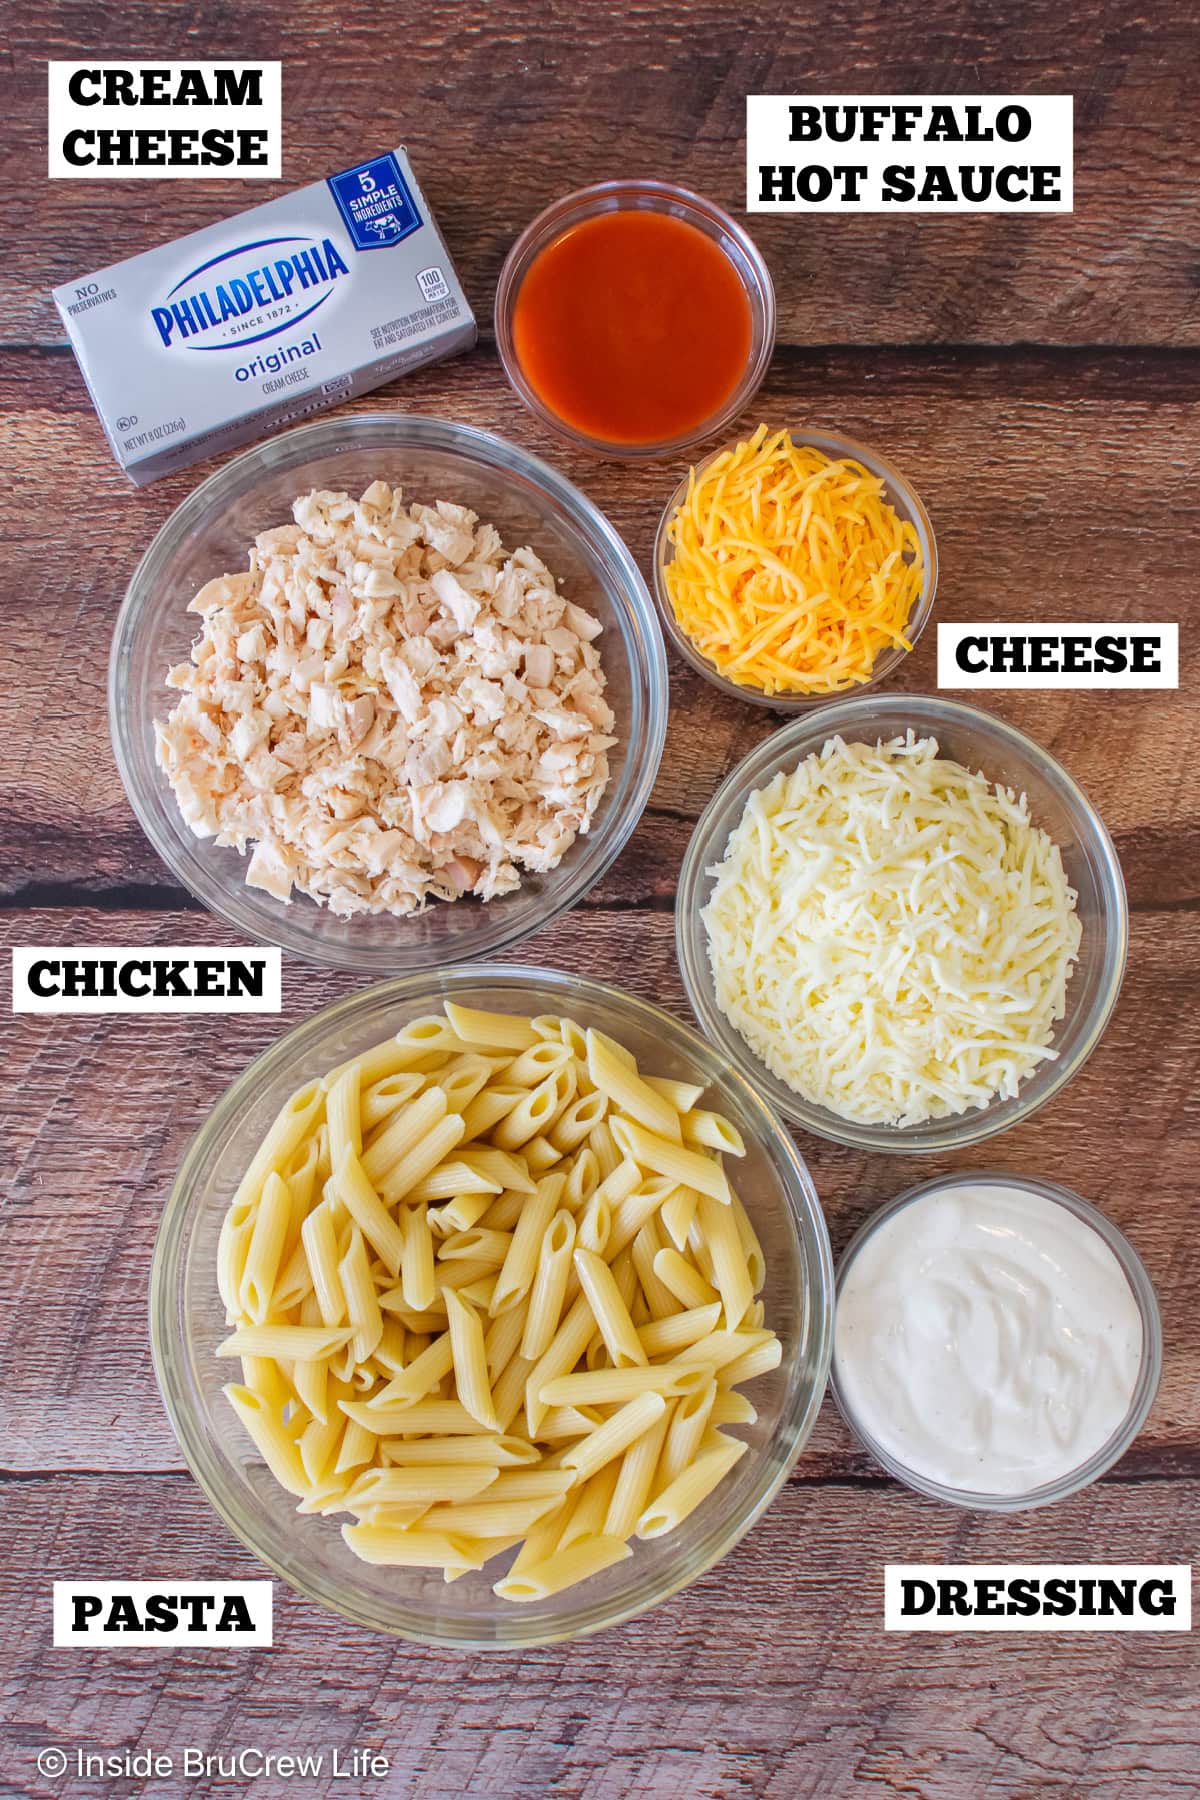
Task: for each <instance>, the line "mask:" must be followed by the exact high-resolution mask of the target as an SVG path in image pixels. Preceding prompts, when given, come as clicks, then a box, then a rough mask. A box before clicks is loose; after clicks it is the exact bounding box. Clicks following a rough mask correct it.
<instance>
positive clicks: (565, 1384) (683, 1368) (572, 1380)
mask: <svg viewBox="0 0 1200 1800" xmlns="http://www.w3.org/2000/svg"><path fill="white" fill-rule="evenodd" d="M711 1374H712V1371H711V1369H707V1368H702V1367H696V1366H692V1365H686V1364H681V1363H645V1364H643V1365H642V1366H641V1367H640V1368H629V1369H576V1370H575V1371H574V1372H573V1373H572V1374H570V1375H558V1376H556V1377H555V1378H554V1380H553V1381H548V1382H546V1384H545V1386H544V1387H543V1388H542V1390H541V1398H542V1400H543V1401H544V1402H545V1403H546V1405H547V1406H623V1405H624V1404H625V1402H626V1401H627V1400H635V1399H636V1398H637V1396H638V1395H639V1394H662V1395H664V1396H665V1397H667V1398H674V1397H676V1396H678V1395H680V1394H690V1393H694V1392H696V1390H697V1389H700V1388H703V1386H704V1384H705V1382H706V1381H708V1380H709V1379H710V1378H711Z"/></svg>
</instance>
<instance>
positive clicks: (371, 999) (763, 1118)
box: [150, 963, 834, 1651]
mask: <svg viewBox="0 0 1200 1800" xmlns="http://www.w3.org/2000/svg"><path fill="white" fill-rule="evenodd" d="M481 983H486V984H487V985H488V986H490V987H496V986H503V987H509V988H512V989H513V990H514V992H516V993H518V994H519V993H520V992H521V991H522V990H524V989H527V988H528V987H529V986H530V985H533V986H537V987H545V988H550V989H554V990H558V991H561V992H562V994H563V997H564V1010H565V1002H566V1000H567V998H568V996H569V997H571V1002H572V1005H573V1006H574V1007H578V1006H579V1005H580V1004H585V1005H586V1002H587V1000H588V998H589V997H594V998H596V999H597V1000H599V1001H601V1002H603V1003H605V1004H615V1005H616V1006H618V1007H623V1008H627V1009H629V1010H630V1011H631V1012H632V1013H634V1014H637V1015H640V1016H641V1017H642V1019H643V1021H644V1023H645V1024H646V1025H647V1026H648V1027H653V1028H654V1029H656V1030H657V1031H659V1032H661V1031H662V1030H663V1028H664V1027H665V1028H666V1029H667V1030H668V1031H669V1032H671V1033H673V1034H676V1035H677V1037H678V1038H679V1039H680V1040H681V1041H682V1042H683V1043H684V1044H685V1045H686V1046H687V1051H688V1054H689V1055H691V1056H692V1057H693V1058H694V1059H695V1061H696V1064H697V1066H698V1067H699V1068H700V1069H702V1070H703V1069H704V1068H705V1067H706V1066H708V1067H709V1068H711V1069H712V1070H713V1076H712V1079H714V1080H715V1079H718V1078H719V1079H720V1080H721V1081H723V1082H725V1083H727V1084H729V1085H730V1086H732V1087H733V1088H734V1089H735V1090H736V1091H737V1094H738V1099H739V1101H740V1102H741V1104H742V1105H743V1106H745V1107H746V1108H747V1110H748V1111H749V1112H750V1113H751V1115H753V1116H756V1117H757V1119H758V1121H759V1131H758V1133H757V1135H758V1137H759V1138H760V1139H761V1140H763V1141H764V1142H767V1143H769V1144H770V1146H771V1148H772V1151H773V1152H775V1153H776V1154H777V1156H778V1159H779V1161H780V1162H781V1163H782V1165H783V1166H784V1167H785V1168H786V1171H787V1179H786V1181H785V1180H783V1179H782V1177H781V1186H782V1187H783V1190H784V1199H785V1202H786V1205H787V1208H788V1210H789V1212H790V1213H791V1215H792V1219H793V1223H794V1224H795V1225H796V1227H797V1229H798V1230H799V1231H800V1232H801V1234H802V1235H803V1236H805V1238H806V1240H807V1239H808V1238H811V1247H812V1249H813V1251H814V1279H813V1281H812V1283H811V1284H810V1287H809V1290H808V1291H807V1293H806V1294H805V1301H804V1317H805V1319H806V1320H811V1322H812V1327H811V1328H812V1329H813V1330H814V1331H815V1333H816V1337H815V1339H814V1342H813V1358H814V1363H815V1367H816V1371H817V1373H816V1378H815V1379H814V1380H813V1382H812V1384H811V1388H810V1389H809V1391H808V1392H807V1394H806V1393H805V1390H804V1386H803V1384H802V1383H801V1382H799V1381H797V1382H796V1383H795V1392H794V1393H793V1394H792V1396H791V1401H790V1404H788V1405H787V1406H786V1407H785V1410H784V1413H783V1415H782V1417H781V1419H780V1423H779V1426H778V1428H777V1430H776V1434H775V1437H774V1439H773V1440H772V1442H771V1443H770V1445H769V1446H768V1447H767V1448H766V1450H765V1451H763V1452H762V1453H761V1455H760V1465H761V1477H760V1480H759V1483H758V1487H757V1492H756V1495H755V1500H754V1504H753V1505H752V1506H751V1507H750V1508H749V1509H748V1510H747V1511H746V1512H745V1513H744V1514H742V1515H740V1516H739V1517H737V1518H728V1517H718V1518H717V1519H715V1520H713V1521H711V1522H710V1524H709V1527H708V1530H707V1532H706V1534H705V1536H704V1538H703V1539H702V1540H701V1541H700V1542H699V1543H698V1544H697V1546H696V1547H695V1550H694V1554H693V1556H692V1558H691V1560H690V1562H689V1564H688V1566H687V1568H685V1569H684V1570H683V1571H682V1572H681V1573H680V1574H679V1576H678V1578H677V1579H675V1580H673V1581H671V1582H669V1583H660V1584H654V1583H650V1584H647V1585H646V1586H645V1588H644V1589H643V1590H641V1591H639V1592H638V1593H637V1595H636V1596H635V1597H634V1598H633V1599H631V1601H630V1602H629V1604H627V1605H626V1606H624V1607H623V1608H621V1609H619V1610H612V1611H608V1610H606V1609H605V1607H604V1606H603V1604H602V1603H597V1602H595V1601H593V1602H590V1603H589V1602H588V1600H587V1599H586V1594H587V1587H586V1584H584V1586H583V1587H582V1588H581V1589H580V1590H579V1597H578V1598H577V1601H576V1605H575V1608H574V1610H573V1611H572V1612H571V1613H569V1614H566V1615H564V1618H563V1621H562V1625H561V1628H556V1629H554V1630H551V1631H545V1630H542V1631H538V1630H532V1631H531V1630H529V1629H528V1628H526V1629H525V1630H524V1631H523V1630H522V1628H521V1609H520V1608H519V1607H514V1608H513V1609H512V1612H513V1621H512V1628H511V1631H507V1632H506V1633H505V1634H504V1635H503V1637H501V1638H475V1637H471V1636H469V1635H465V1634H464V1635H461V1636H460V1635H453V1634H449V1633H443V1634H436V1633H433V1634H431V1633H428V1632H423V1631H422V1629H421V1626H420V1621H419V1620H417V1619H414V1621H413V1623H412V1627H411V1629H401V1628H400V1627H398V1626H397V1625H395V1624H393V1623H381V1622H380V1621H378V1620H376V1619H373V1618H371V1617H370V1616H368V1615H367V1614H366V1613H364V1612H361V1611H359V1610H358V1609H357V1608H355V1607H351V1606H348V1605H346V1604H343V1603H342V1602H341V1601H340V1599H339V1597H338V1595H337V1593H336V1592H334V1591H329V1590H327V1589H326V1587H325V1586H324V1585H323V1583H322V1581H321V1580H318V1579H315V1578H312V1577H310V1576H309V1575H308V1574H307V1572H306V1571H305V1570H304V1569H303V1567H297V1568H288V1567H284V1566H282V1564H281V1563H280V1562H279V1561H277V1560H275V1559H274V1558H273V1557H271V1556H268V1555H267V1554H266V1553H265V1552H264V1550H263V1549H262V1548H261V1546H260V1544H259V1541H258V1538H257V1535H256V1531H255V1526H254V1521H253V1518H252V1517H251V1516H250V1511H251V1509H250V1508H248V1507H247V1506H246V1505H245V1504H244V1502H243V1500H242V1497H241V1496H239V1495H237V1494H236V1493H234V1492H232V1491H231V1490H230V1489H229V1487H228V1485H227V1483H226V1480H225V1478H224V1475H223V1473H222V1470H221V1465H220V1461H219V1459H218V1458H216V1457H215V1456H214V1455H213V1453H212V1450H211V1447H210V1444H209V1441H208V1437H207V1434H206V1432H205V1431H204V1430H203V1428H202V1426H203V1420H202V1416H201V1415H200V1413H199V1412H198V1411H196V1410H193V1409H192V1407H191V1406H190V1404H189V1402H188V1396H187V1394H186V1391H185V1387H186V1379H187V1369H188V1362H189V1358H188V1352H187V1348H186V1323H185V1322H184V1323H181V1321H180V1317H179V1306H178V1295H179V1284H180V1280H181V1277H182V1276H183V1274H184V1269H185V1260H186V1259H185V1257H184V1254H183V1252H184V1249H185V1231H186V1227H187V1224H188V1222H189V1220H190V1217H191V1214H192V1211H193V1209H194V1208H195V1206H196V1205H197V1204H198V1203H199V1201H200V1200H201V1199H202V1195H203V1190H202V1189H201V1188H199V1186H198V1185H197V1182H198V1177H199V1175H200V1172H201V1170H202V1169H203V1168H204V1166H205V1164H206V1162H207V1160H208V1157H209V1155H210V1152H211V1147H212V1145H213V1144H214V1143H216V1142H218V1141H219V1140H220V1139H221V1137H222V1135H223V1133H224V1131H225V1129H226V1127H227V1123H228V1121H229V1119H230V1118H231V1117H232V1116H233V1115H235V1114H236V1113H237V1112H238V1110H239V1108H240V1107H241V1105H242V1103H243V1101H244V1099H245V1097H246V1095H247V1094H248V1093H250V1092H252V1091H253V1090H254V1089H255V1088H257V1087H259V1086H261V1085H264V1084H265V1083H266V1082H268V1081H269V1080H271V1078H272V1077H273V1076H274V1075H275V1074H276V1072H277V1071H279V1070H280V1069H281V1068H282V1067H284V1066H286V1065H287V1064H288V1063H290V1062H292V1061H293V1059H294V1057H295V1055H296V1052H297V1050H298V1049H301V1048H303V1047H304V1046H306V1045H311V1044H315V1043H317V1042H319V1041H320V1039H321V1038H322V1037H324V1036H325V1035H326V1033H328V1032H330V1031H331V1029H332V1028H334V1027H336V1026H337V1025H339V1024H340V1023H343V1022H344V1021H346V1020H347V1019H348V1018H350V1017H351V1016H352V1015H353V1014H354V1013H355V1012H356V1011H357V1010H360V1009H361V1010H363V1011H366V1010H367V1008H368V1007H369V1006H371V1005H374V1004H377V1003H379V1002H380V1001H382V1000H383V999H384V998H385V997H386V998H387V999H388V1000H395V1001H397V1002H402V1001H405V1000H414V999H417V998H419V997H422V996H427V997H428V998H429V999H430V1000H431V1001H436V1000H437V999H439V998H445V997H447V996H451V997H452V996H453V994H454V992H455V991H456V990H458V989H462V988H467V989H470V988H471V987H473V986H476V985H478V984H481ZM751 1216H752V1217H753V1213H752V1215H751ZM214 1280H215V1272H214ZM833 1296H834V1274H833V1253H832V1249H831V1246H830V1241H829V1232H828V1228H827V1226H826V1223H825V1216H824V1213H823V1211H822V1209H821V1203H820V1200H819V1198H818V1195H817V1191H816V1187H815V1185H814V1183H813V1179H812V1176H811V1174H810V1173H809V1169H808V1165H807V1164H806V1162H805V1161H804V1158H803V1157H802V1156H801V1154H800V1151H799V1150H798V1148H797V1147H796V1144H795V1143H794V1141H793V1140H792V1137H791V1135H790V1133H789V1132H788V1131H787V1128H786V1127H785V1126H784V1125H783V1124H782V1123H781V1122H780V1120H779V1119H778V1117H777V1116H776V1114H775V1113H774V1112H773V1111H772V1109H771V1108H770V1107H769V1106H768V1105H767V1103H766V1101H765V1100H764V1099H763V1098H762V1096H761V1095H760V1094H759V1093H758V1091H757V1089H756V1088H755V1087H754V1086H753V1084H752V1083H750V1082H748V1081H746V1079H745V1078H744V1077H743V1076H742V1075H741V1074H740V1073H739V1072H738V1071H737V1070H736V1069H733V1068H731V1067H730V1066H729V1063H728V1060H727V1059H726V1058H725V1057H724V1056H723V1055H722V1054H721V1052H720V1050H719V1049H718V1048H717V1047H715V1046H714V1045H712V1044H711V1043H709V1042H708V1041H707V1040H706V1039H705V1038H703V1037H702V1036H701V1035H700V1034H699V1033H698V1032H697V1031H695V1030H694V1029H693V1027H692V1026H690V1025H688V1024H686V1023H684V1022H683V1021H682V1020H680V1019H676V1018H675V1017H674V1016H673V1015H672V1014H670V1013H668V1012H666V1011H664V1009H663V1008H662V1007H659V1006H656V1005H654V1004H653V1003H652V1002H651V1001H647V1000H642V999H639V998H638V997H637V996H636V995H633V994H629V993H627V992H626V991H625V990H624V989H621V988H617V987H614V986H612V985H611V984H610V983H607V982H601V981H595V980H592V979H591V978H590V977H586V976H579V975H574V974H570V973H568V972H567V971H564V970H561V969H550V968H542V967H537V966H534V965H523V964H517V963H472V964H469V965H464V966H461V967H457V968H450V969H444V970H435V971H427V972H424V973H418V974H414V975H404V976H398V977H394V978H393V979H391V980H389V981H385V982H378V983H376V984H374V985H373V986H371V987H368V988H363V989H359V990H358V991H356V992H355V993H353V994H349V995H347V996H345V997H344V998H343V999H341V1000H338V1001H335V1002H333V1004H332V1005H330V1006H326V1007H324V1008H322V1009H321V1011H319V1012H317V1013H315V1014H313V1015H312V1017H310V1018H308V1019H304V1020H302V1021H301V1022H300V1023H299V1024H297V1025H295V1026H293V1027H292V1029H291V1030H289V1031H287V1032H285V1033H284V1035H283V1036H282V1037H281V1038H278V1039H277V1040H276V1041H275V1043H273V1044H271V1045H270V1046H268V1048H267V1049H266V1050H264V1051H263V1052H262V1053H261V1054H260V1055H259V1056H257V1057H256V1058H255V1059H254V1061H253V1062H252V1063H250V1064H249V1066H248V1067H247V1068H246V1069H244V1070H243V1072H242V1073H241V1075H239V1076H237V1077H236V1078H235V1080H234V1081H233V1082H231V1083H230V1084H229V1086H228V1087H226V1089H225V1090H224V1092H223V1093H222V1094H221V1095H220V1096H219V1098H218V1099H217V1101H216V1102H215V1104H214V1105H213V1107H212V1108H211V1110H210V1111H209V1113H208V1116H207V1118H206V1119H205V1121H204V1123H203V1125H202V1126H201V1127H200V1129H199V1131H198V1132H197V1133H196V1134H195V1136H194V1137H193V1139H192V1141H191V1143H190V1144H189V1145H188V1148H187V1151H186V1152H185V1154H184V1158H183V1161H182V1163H181V1164H180V1168H179V1172H178V1174H177V1175H176V1178H175V1181H174V1184H173V1186H172V1189H171V1193H170V1195H169V1197H168V1199H167V1202H166V1204H165V1206H164V1208H163V1212H162V1217H161V1220H160V1222H159V1227H158V1232H157V1235H156V1237H155V1243H154V1254H153V1259H152V1262H151V1269H150V1342H151V1351H152V1355H153V1362H154V1374H155V1379H156V1381H157V1383H158V1389H159V1393H160V1395H161V1397H162V1402H163V1406H164V1408H165V1410H166V1413H167V1417H168V1420H169V1421H170V1425H171V1429H172V1431H173V1432H174V1434H175V1438H176V1441H177V1442H178V1444H179V1447H180V1449H181V1450H182V1452H183V1455H184V1460H185V1462H186V1463H187V1465H188V1468H189V1470H190V1472H191V1474H192V1477H193V1479H194V1480H195V1481H196V1482H197V1484H198V1485H199V1487H200V1488H201V1490H202V1491H203V1493H204V1494H205V1495H206V1497H207V1499H208V1501H209V1503H210V1505H211V1506H212V1507H213V1509H214V1510H215V1511H216V1513H217V1514H218V1516H219V1517H220V1518H221V1519H222V1520H223V1521H224V1523H225V1524H226V1525H227V1526H228V1528H229V1530H230V1531H231V1532H232V1533H233V1535H234V1536H235V1537H236V1538H237V1539H238V1540H239V1541H240V1542H241V1543H242V1544H243V1545H245V1547H246V1548H247V1549H248V1550H249V1551H250V1552H251V1554H252V1555H254V1556H255V1557H257V1558H258V1559H259V1561H260V1562H263V1563H265V1564H266V1565H267V1566H268V1567H269V1568H271V1569H272V1570H273V1571H274V1573H275V1574H276V1575H278V1576H279V1578H280V1579H281V1580H282V1581H285V1582H286V1583H287V1584H288V1585H289V1586H290V1587H292V1588H293V1589H295V1590H296V1591H297V1592H298V1593H300V1594H302V1595H303V1596H304V1597H305V1598H306V1599H309V1600H312V1601H314V1602H315V1603H316V1604H317V1605H319V1606H322V1607H324V1608H326V1609H327V1610H329V1611H331V1612H333V1613H337V1614H341V1616H343V1617H344V1618H347V1619H350V1620H351V1621H352V1622H353V1623H354V1624H356V1625H361V1626H365V1627H366V1628H367V1629H368V1630H372V1631H379V1632H385V1633H387V1634H389V1635H391V1636H395V1637H401V1638H404V1639H406V1640H410V1641H412V1642H415V1643H421V1644H425V1645H427V1646H429V1647H430V1648H433V1649H459V1650H501V1651H503V1650H508V1649H513V1648H525V1647H534V1646H536V1645H539V1644H548V1643H557V1642H562V1641H564V1640H566V1639H568V1638H574V1637H585V1636H589V1635H590V1634H591V1633H592V1632H595V1631H600V1630H604V1629H606V1628H607V1627H608V1626H610V1625H618V1624H622V1623H624V1622H625V1621H626V1620H628V1619H631V1618H635V1617H637V1616H638V1615H640V1614H641V1613H643V1612H647V1611H649V1609H650V1608H651V1607H654V1606H657V1605H658V1604H659V1603H660V1602H662V1601H664V1600H668V1599H670V1598H671V1597H672V1596H673V1595H674V1594H677V1593H679V1592H680V1591H681V1590H682V1589H684V1588H685V1587H688V1586H690V1584H691V1583H692V1582H693V1581H695V1580H696V1579H697V1578H698V1577H699V1576H701V1575H703V1574H704V1573H706V1572H707V1571H708V1570H709V1569H711V1568H712V1567H713V1566H714V1565H715V1564H716V1563H718V1562H720V1561H721V1559H722V1558H723V1557H725V1556H726V1555H727V1554H728V1553H729V1551H730V1550H732V1549H733V1548H734V1547H735V1545H737V1544H738V1543H739V1542H740V1541H741V1539H742V1538H743V1537H744V1536H745V1535H746V1533H747V1532H748V1531H749V1530H750V1529H751V1527H752V1526H753V1525H754V1524H755V1523H756V1522H757V1521H758V1519H759V1518H760V1517H761V1516H762V1514H763V1513H764V1512H765V1511H766V1509H767V1507H768V1506H769V1505H770V1503H771V1501H772V1500H773V1499H774V1498H775V1495H776V1494H777V1493H778V1492H779V1489H780V1488H781V1487H782V1486H783V1484H784V1482H785V1481H786V1480H787V1477H788V1475H789V1473H790V1472H791V1470H792V1468H793V1466H794V1464H795V1462H796V1459H797V1458H798V1457H799V1455H800V1453H801V1451H802V1450H803V1448H804V1445H805V1443H806V1442H807V1440H808V1438H809V1436H810V1434H811V1432H812V1428H813V1426H814V1425H815V1423H816V1420H817V1415H818V1413H819V1412H820V1409H821V1405H822V1401H823V1399H824V1395H825V1389H826V1385H827V1381H828V1373H829V1363H830V1358H831V1356H832V1352H833V1317H834V1301H833Z"/></svg>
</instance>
